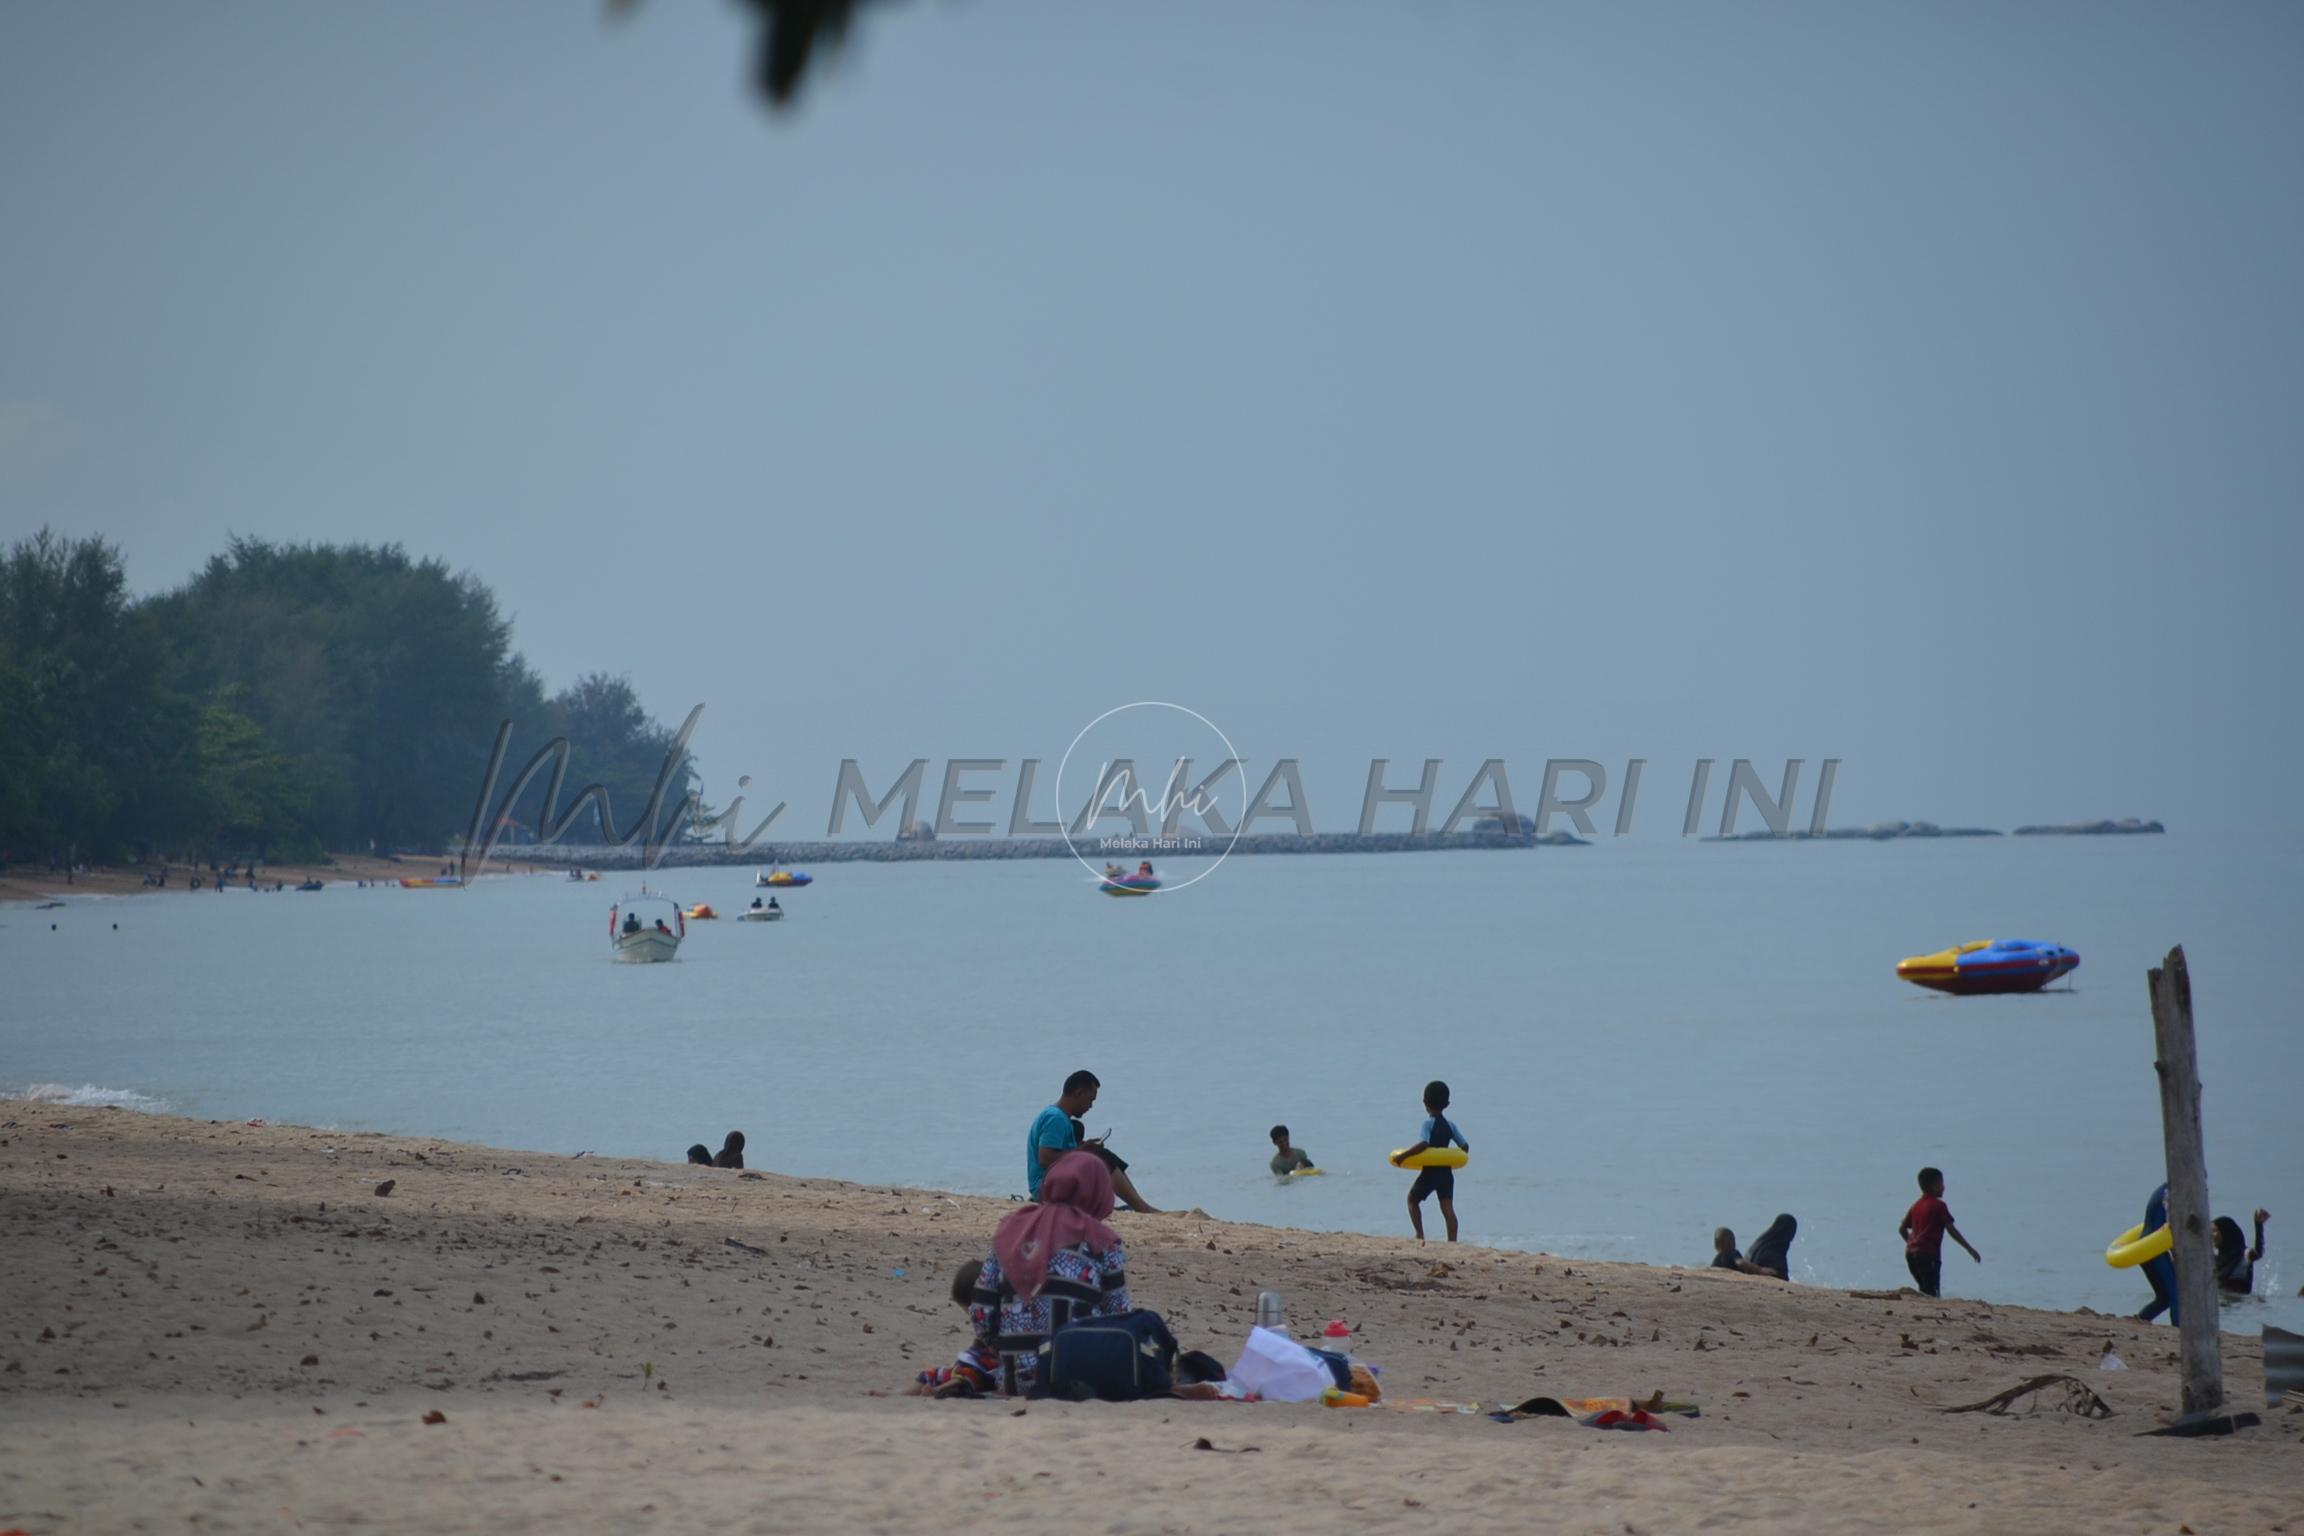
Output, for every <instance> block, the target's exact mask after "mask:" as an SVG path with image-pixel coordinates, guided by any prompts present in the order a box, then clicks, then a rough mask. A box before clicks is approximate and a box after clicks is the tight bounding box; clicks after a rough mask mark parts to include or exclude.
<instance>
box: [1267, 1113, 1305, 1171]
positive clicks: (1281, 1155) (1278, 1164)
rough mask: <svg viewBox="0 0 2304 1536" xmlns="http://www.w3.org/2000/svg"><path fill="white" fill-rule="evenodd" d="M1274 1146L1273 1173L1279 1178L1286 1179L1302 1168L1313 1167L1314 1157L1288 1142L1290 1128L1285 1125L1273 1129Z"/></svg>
mask: <svg viewBox="0 0 2304 1536" xmlns="http://www.w3.org/2000/svg"><path fill="white" fill-rule="evenodd" d="M1272 1146H1273V1153H1272V1164H1271V1167H1272V1172H1273V1173H1274V1174H1275V1175H1276V1176H1277V1177H1280V1178H1283V1179H1284V1178H1286V1177H1287V1176H1288V1175H1290V1174H1292V1173H1294V1172H1296V1171H1297V1170H1298V1169H1300V1168H1309V1167H1311V1166H1312V1155H1311V1154H1310V1153H1308V1152H1306V1151H1305V1150H1304V1149H1303V1148H1302V1147H1299V1146H1295V1145H1293V1144H1292V1143H1291V1142H1290V1141H1289V1140H1288V1127H1286V1126H1284V1125H1276V1126H1274V1127H1272Z"/></svg>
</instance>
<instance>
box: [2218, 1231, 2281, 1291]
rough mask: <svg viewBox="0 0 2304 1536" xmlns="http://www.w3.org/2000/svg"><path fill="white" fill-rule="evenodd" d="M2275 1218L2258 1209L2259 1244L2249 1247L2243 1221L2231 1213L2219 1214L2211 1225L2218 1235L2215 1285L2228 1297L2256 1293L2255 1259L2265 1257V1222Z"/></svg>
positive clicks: (2257, 1238) (2257, 1239) (2257, 1234)
mask: <svg viewBox="0 0 2304 1536" xmlns="http://www.w3.org/2000/svg"><path fill="white" fill-rule="evenodd" d="M2271 1219H2272V1213H2271V1212H2270V1211H2266V1210H2258V1211H2257V1212H2256V1246H2255V1247H2254V1248H2250V1247H2249V1246H2248V1239H2247V1237H2246V1235H2245V1234H2243V1233H2242V1232H2241V1230H2240V1223H2238V1222H2236V1221H2234V1220H2233V1219H2232V1218H2231V1217H2229V1216H2219V1217H2217V1218H2216V1220H2215V1221H2214V1222H2213V1223H2212V1224H2211V1230H2213V1231H2214V1232H2215V1234H2216V1288H2217V1289H2218V1290H2220V1291H2222V1292H2223V1293H2224V1294H2225V1295H2227V1296H2248V1295H2253V1294H2254V1293H2255V1290H2256V1261H2257V1260H2258V1259H2261V1258H2263V1257H2264V1223H2265V1222H2267V1221H2270V1220H2271Z"/></svg>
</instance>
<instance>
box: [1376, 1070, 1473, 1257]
mask: <svg viewBox="0 0 2304 1536" xmlns="http://www.w3.org/2000/svg"><path fill="white" fill-rule="evenodd" d="M1446 1146H1458V1147H1462V1148H1463V1149H1464V1150H1465V1151H1466V1152H1470V1151H1471V1150H1472V1143H1470V1142H1468V1141H1466V1140H1465V1139H1464V1133H1463V1132H1462V1131H1461V1130H1459V1129H1458V1128H1457V1126H1456V1123H1455V1122H1454V1121H1453V1120H1450V1119H1449V1118H1448V1085H1447V1084H1446V1083H1443V1082H1441V1081H1440V1080H1439V1079H1437V1078H1435V1079H1433V1080H1432V1081H1431V1082H1429V1083H1426V1084H1425V1085H1424V1131H1423V1134H1422V1135H1421V1136H1420V1137H1419V1138H1418V1140H1417V1142H1416V1145H1414V1146H1412V1147H1409V1148H1406V1149H1404V1150H1402V1151H1399V1152H1395V1153H1393V1154H1392V1161H1393V1162H1394V1163H1395V1164H1398V1163H1405V1162H1406V1161H1407V1160H1408V1159H1409V1158H1412V1157H1414V1156H1415V1155H1416V1154H1417V1153H1419V1152H1429V1151H1431V1150H1432V1149H1433V1148H1435V1147H1446ZM1428 1195H1438V1196H1439V1197H1440V1219H1441V1220H1442V1221H1445V1222H1446V1223H1447V1224H1448V1241H1450V1242H1454V1241H1456V1170H1455V1169H1453V1168H1420V1169H1418V1170H1417V1172H1416V1182H1415V1183H1414V1184H1412V1185H1410V1186H1409V1189H1408V1222H1409V1225H1411V1226H1413V1227H1414V1228H1415V1229H1416V1241H1418V1242H1422V1241H1424V1200H1425V1197H1426V1196H1428Z"/></svg>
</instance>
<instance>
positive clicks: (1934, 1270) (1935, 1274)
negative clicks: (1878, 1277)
mask: <svg viewBox="0 0 2304 1536" xmlns="http://www.w3.org/2000/svg"><path fill="white" fill-rule="evenodd" d="M1919 1179H1920V1198H1919V1199H1917V1200H1915V1201H1913V1202H1912V1209H1910V1210H1908V1211H1906V1212H1905V1213H1904V1219H1903V1220H1902V1221H1901V1222H1899V1223H1897V1226H1896V1235H1897V1236H1898V1237H1900V1238H1902V1239H1904V1267H1905V1268H1906V1269H1908V1270H1910V1271H1911V1272H1912V1283H1913V1284H1914V1285H1917V1286H1918V1287H1920V1294H1921V1295H1923V1296H1941V1295H1943V1294H1944V1239H1945V1238H1946V1237H1950V1238H1951V1239H1952V1241H1954V1242H1956V1243H1958V1244H1959V1245H1960V1246H1961V1247H1963V1248H1965V1249H1967V1250H1968V1257H1970V1258H1972V1259H1974V1260H1975V1261H1976V1262H1977V1263H1979V1264H1981V1263H1983V1262H1984V1255H1982V1254H1980V1253H1978V1252H1977V1251H1976V1247H1975V1245H1974V1244H1973V1243H1971V1242H1969V1241H1968V1239H1967V1238H1965V1237H1962V1236H1961V1235H1960V1228H1959V1227H1958V1226H1957V1225H1955V1224H1954V1222H1953V1220H1952V1207H1950V1206H1948V1205H1946V1204H1945V1203H1944V1172H1943V1170H1942V1169H1940V1168H1923V1169H1921V1170H1920V1174H1919Z"/></svg>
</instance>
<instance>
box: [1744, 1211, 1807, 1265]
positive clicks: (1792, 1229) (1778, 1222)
mask: <svg viewBox="0 0 2304 1536" xmlns="http://www.w3.org/2000/svg"><path fill="white" fill-rule="evenodd" d="M1799 1231H1800V1223H1799V1222H1797V1221H1795V1220H1793V1219H1792V1217H1791V1216H1789V1215H1783V1216H1778V1217H1777V1218H1776V1219H1775V1220H1774V1221H1772V1222H1770V1223H1768V1230H1767V1231H1765V1232H1763V1233H1761V1234H1760V1235H1759V1236H1758V1237H1756V1238H1754V1239H1753V1240H1752V1251H1751V1252H1750V1253H1748V1254H1746V1255H1745V1257H1746V1258H1747V1259H1749V1260H1750V1261H1751V1264H1752V1269H1751V1272H1752V1273H1753V1274H1756V1275H1774V1276H1775V1277H1776V1278H1777V1279H1779V1280H1789V1279H1791V1278H1792V1239H1793V1238H1794V1237H1795V1236H1797V1235H1798V1234H1799Z"/></svg>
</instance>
